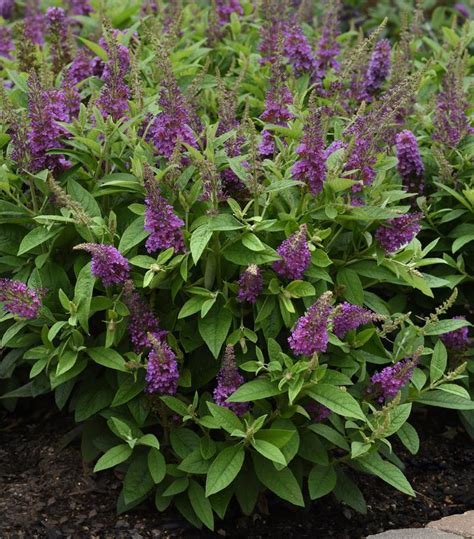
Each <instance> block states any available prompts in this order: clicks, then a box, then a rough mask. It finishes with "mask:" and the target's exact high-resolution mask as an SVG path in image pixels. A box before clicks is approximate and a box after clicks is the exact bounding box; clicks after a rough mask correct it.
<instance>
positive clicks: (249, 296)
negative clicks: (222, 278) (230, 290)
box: [237, 264, 263, 303]
mask: <svg viewBox="0 0 474 539" xmlns="http://www.w3.org/2000/svg"><path fill="white" fill-rule="evenodd" d="M262 289H263V277H262V270H261V269H260V268H259V267H258V266H256V265H255V264H251V265H250V266H249V267H248V268H247V269H246V270H245V271H243V272H242V273H241V274H240V278H239V291H238V292H237V300H238V301H240V302H244V301H247V302H248V303H256V302H257V298H258V296H259V295H260V294H261V292H262Z"/></svg>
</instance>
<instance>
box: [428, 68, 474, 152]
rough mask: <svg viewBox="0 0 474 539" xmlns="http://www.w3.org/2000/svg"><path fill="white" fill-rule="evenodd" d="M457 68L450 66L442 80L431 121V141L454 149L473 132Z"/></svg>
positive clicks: (467, 104) (467, 103)
mask: <svg viewBox="0 0 474 539" xmlns="http://www.w3.org/2000/svg"><path fill="white" fill-rule="evenodd" d="M458 69H459V68H457V67H456V66H455V65H452V64H450V65H449V66H448V72H447V73H446V75H445V77H444V80H443V86H442V88H443V91H442V92H440V93H439V94H438V96H437V103H436V111H435V116H434V120H433V124H434V133H433V139H434V140H436V141H438V142H441V143H442V144H444V145H446V146H448V147H450V148H455V147H456V146H457V145H458V144H459V143H460V142H461V139H462V138H463V137H464V136H465V135H467V134H468V133H472V132H473V130H472V128H471V127H470V125H469V119H468V117H467V114H466V111H467V108H468V107H469V102H468V101H467V100H466V97H465V94H464V90H463V81H462V76H461V75H460V74H459V73H458V72H457V71H458Z"/></svg>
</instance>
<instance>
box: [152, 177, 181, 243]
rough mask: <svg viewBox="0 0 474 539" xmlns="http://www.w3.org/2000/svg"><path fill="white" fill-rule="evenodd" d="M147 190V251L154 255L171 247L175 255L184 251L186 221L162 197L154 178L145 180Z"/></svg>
mask: <svg viewBox="0 0 474 539" xmlns="http://www.w3.org/2000/svg"><path fill="white" fill-rule="evenodd" d="M145 189H146V192H147V196H146V198H145V208H146V209H145V230H148V231H149V232H150V235H149V236H148V239H147V240H146V249H147V251H148V252H149V253H154V252H155V251H158V250H159V249H169V248H170V247H173V249H174V252H175V253H179V252H182V251H184V239H183V230H182V228H183V226H184V221H182V220H181V219H180V218H179V217H178V216H177V215H176V214H175V213H174V211H173V206H171V204H168V202H167V201H166V200H165V199H164V198H163V197H162V196H161V193H160V188H159V187H158V184H157V182H156V181H155V179H154V178H153V177H152V178H147V179H146V180H145Z"/></svg>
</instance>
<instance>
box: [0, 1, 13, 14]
mask: <svg viewBox="0 0 474 539" xmlns="http://www.w3.org/2000/svg"><path fill="white" fill-rule="evenodd" d="M14 7H15V0H1V2H0V17H3V18H4V19H10V18H11V16H12V15H13V8H14Z"/></svg>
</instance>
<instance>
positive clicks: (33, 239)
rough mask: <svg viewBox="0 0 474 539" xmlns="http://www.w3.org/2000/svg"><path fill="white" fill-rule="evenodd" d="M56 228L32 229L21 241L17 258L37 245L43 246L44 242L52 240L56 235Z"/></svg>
mask: <svg viewBox="0 0 474 539" xmlns="http://www.w3.org/2000/svg"><path fill="white" fill-rule="evenodd" d="M58 232H59V231H58V229H57V228H52V229H51V230H47V229H46V228H41V227H38V228H33V230H30V232H28V234H27V235H26V236H25V237H24V238H23V239H22V240H21V243H20V246H19V247H18V256H20V255H23V254H25V253H27V252H28V251H31V250H32V249H34V248H35V247H38V245H41V244H43V243H44V242H45V241H48V240H50V239H51V238H54V236H56V235H57V234H58Z"/></svg>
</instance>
